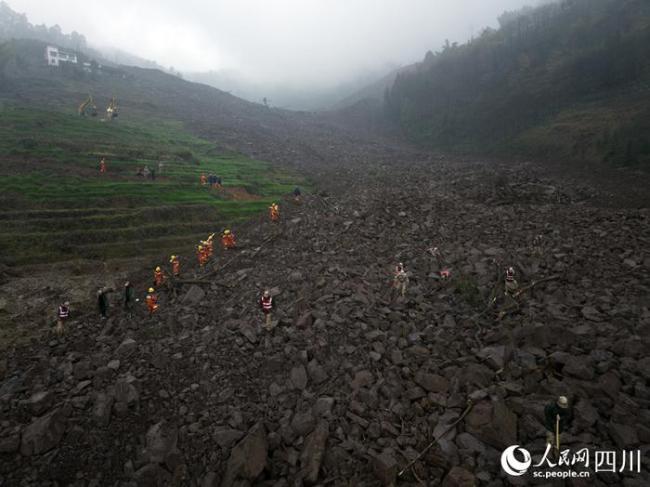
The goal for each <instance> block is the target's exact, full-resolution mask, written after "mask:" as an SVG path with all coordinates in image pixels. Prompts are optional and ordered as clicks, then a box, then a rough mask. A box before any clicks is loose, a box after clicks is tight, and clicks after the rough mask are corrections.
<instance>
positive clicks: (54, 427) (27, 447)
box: [20, 406, 70, 456]
mask: <svg viewBox="0 0 650 487" xmlns="http://www.w3.org/2000/svg"><path fill="white" fill-rule="evenodd" d="M69 415H70V407H69V406H63V407H60V408H57V409H55V410H54V411H51V412H50V413H48V414H46V415H45V416H42V417H40V418H37V419H35V420H34V421H33V422H32V423H31V424H30V425H29V426H27V427H26V428H25V429H24V431H23V436H22V441H21V445H20V453H22V454H23V455H25V456H30V455H40V454H41V453H45V452H46V451H48V450H51V449H52V448H54V447H55V446H57V445H58V444H59V442H60V441H61V438H63V434H64V433H65V428H66V420H67V418H68V416H69Z"/></svg>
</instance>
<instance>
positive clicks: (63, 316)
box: [55, 301, 70, 336]
mask: <svg viewBox="0 0 650 487" xmlns="http://www.w3.org/2000/svg"><path fill="white" fill-rule="evenodd" d="M69 317H70V303H69V302H68V301H66V302H65V303H63V304H60V305H59V309H58V310H57V314H56V329H55V331H56V334H57V335H59V336H60V335H63V333H65V322H66V321H68V318H69Z"/></svg>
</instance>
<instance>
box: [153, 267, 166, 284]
mask: <svg viewBox="0 0 650 487" xmlns="http://www.w3.org/2000/svg"><path fill="white" fill-rule="evenodd" d="M163 282H165V274H163V271H162V269H161V268H160V267H156V270H155V271H153V285H154V286H156V287H160V286H162V284H163Z"/></svg>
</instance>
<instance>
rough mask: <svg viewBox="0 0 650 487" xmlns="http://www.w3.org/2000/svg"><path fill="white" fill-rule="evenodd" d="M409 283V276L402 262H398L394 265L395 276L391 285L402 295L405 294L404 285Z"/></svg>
mask: <svg viewBox="0 0 650 487" xmlns="http://www.w3.org/2000/svg"><path fill="white" fill-rule="evenodd" d="M408 283H409V276H408V274H407V273H406V270H405V269H404V264H403V263H401V262H400V263H399V264H397V266H395V276H394V278H393V285H394V287H395V289H397V290H398V291H399V293H400V295H401V296H402V297H404V296H405V295H406V287H407V286H408Z"/></svg>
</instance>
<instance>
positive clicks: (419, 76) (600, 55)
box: [386, 0, 650, 167]
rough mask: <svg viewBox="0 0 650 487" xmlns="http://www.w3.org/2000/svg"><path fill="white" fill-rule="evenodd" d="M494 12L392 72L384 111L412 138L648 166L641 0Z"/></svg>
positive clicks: (647, 27) (648, 58) (649, 17)
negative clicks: (471, 36) (485, 23)
mask: <svg viewBox="0 0 650 487" xmlns="http://www.w3.org/2000/svg"><path fill="white" fill-rule="evenodd" d="M500 20H501V24H502V25H501V28H500V29H498V30H489V29H488V30H485V31H484V33H483V34H482V35H481V36H480V37H479V38H478V39H476V40H474V41H473V42H470V43H468V44H464V45H460V46H457V45H453V46H452V45H448V46H445V48H444V49H443V51H442V52H439V53H437V54H435V55H433V54H429V55H428V56H427V58H426V59H425V60H424V62H423V63H422V64H421V65H420V66H419V68H418V70H417V72H415V73H411V74H403V75H401V76H399V77H398V78H397V79H396V81H395V84H394V86H393V87H392V89H391V90H390V94H389V96H388V97H387V106H386V108H387V113H388V114H389V116H390V117H391V119H392V120H393V121H394V122H396V123H398V124H399V125H400V126H401V128H402V129H403V131H404V133H405V134H407V135H408V137H409V138H410V139H412V140H414V141H417V142H419V143H421V144H425V145H428V146H432V147H438V148H446V149H463V150H470V151H481V152H483V153H485V151H487V150H490V151H495V152H498V153H502V154H524V155H534V156H537V157H548V158H563V159H566V160H578V161H583V162H592V163H600V162H605V163H608V164H612V163H613V164H624V165H638V166H645V167H648V165H649V163H650V138H649V136H648V134H649V133H650V131H649V130H648V128H649V126H648V123H649V122H648V120H650V102H649V100H650V97H649V96H648V95H649V94H650V91H649V90H650V69H649V68H648V67H649V66H650V4H649V3H648V2H646V1H644V0H622V1H619V0H570V1H569V0H564V1H560V2H558V3H552V4H548V5H543V6H541V7H538V8H536V9H530V8H529V9H524V10H522V11H520V12H514V13H512V12H511V13H508V14H507V15H504V16H503V17H502V18H501V19H500Z"/></svg>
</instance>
